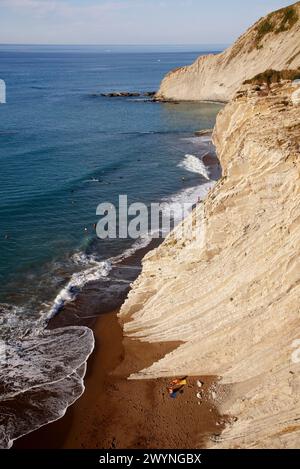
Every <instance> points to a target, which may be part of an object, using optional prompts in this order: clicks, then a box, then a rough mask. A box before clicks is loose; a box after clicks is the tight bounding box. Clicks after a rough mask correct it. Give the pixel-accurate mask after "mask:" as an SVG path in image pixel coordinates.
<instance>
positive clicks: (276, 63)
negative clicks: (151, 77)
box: [156, 2, 300, 101]
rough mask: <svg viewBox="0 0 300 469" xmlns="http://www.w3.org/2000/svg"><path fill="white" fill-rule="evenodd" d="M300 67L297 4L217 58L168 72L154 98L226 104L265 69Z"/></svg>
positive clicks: (256, 27) (262, 22)
mask: <svg viewBox="0 0 300 469" xmlns="http://www.w3.org/2000/svg"><path fill="white" fill-rule="evenodd" d="M299 67H300V2H297V3H296V4H295V5H292V6H290V7H288V8H283V9H281V10H279V11H277V12H274V13H271V14H270V15H268V16H267V17H265V18H262V19H261V20H259V21H258V22H257V23H256V24H255V25H254V26H253V27H251V28H250V29H249V30H248V31H247V32H246V33H245V34H244V35H243V36H241V37H240V38H239V39H238V40H237V41H236V43H235V44H234V45H233V46H232V47H230V48H229V49H227V50H226V51H225V52H223V53H221V54H218V55H206V56H200V57H199V58H198V59H197V60H196V62H195V63H193V64H192V65H190V66H186V67H182V68H179V69H177V70H174V71H172V72H170V73H169V74H168V75H167V76H166V77H165V78H164V80H163V81H162V83H161V86H160V89H159V91H158V93H157V95H156V98H157V99H161V100H213V101H229V100H230V99H231V98H232V97H233V95H234V94H235V92H236V91H237V90H238V89H239V88H240V86H241V85H242V83H243V82H244V81H245V80H246V79H249V78H251V77H253V76H255V75H257V74H259V73H262V72H264V71H265V70H267V69H274V70H283V69H298V68H299Z"/></svg>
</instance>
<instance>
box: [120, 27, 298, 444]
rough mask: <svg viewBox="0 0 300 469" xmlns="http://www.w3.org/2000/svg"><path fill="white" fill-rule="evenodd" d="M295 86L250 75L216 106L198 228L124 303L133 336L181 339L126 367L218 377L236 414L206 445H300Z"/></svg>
mask: <svg viewBox="0 0 300 469" xmlns="http://www.w3.org/2000/svg"><path fill="white" fill-rule="evenodd" d="M278 38H279V36H278ZM297 45H299V43H298V44H297ZM209 60H212V59H209ZM299 89H300V87H298V85H294V86H293V85H292V83H285V84H281V85H274V86H272V87H271V91H268V93H267V92H266V90H264V92H263V93H262V92H261V90H260V89H257V87H254V88H253V86H245V87H244V88H243V90H242V92H240V93H239V94H238V96H237V97H235V98H234V99H233V101H232V102H231V103H230V104H228V105H227V106H226V107H225V108H224V110H223V111H221V113H220V114H219V116H218V119H217V124H216V128H215V130H214V134H213V139H214V142H215V145H216V148H217V153H218V156H219V159H220V161H221V164H222V168H223V177H222V178H221V180H220V181H219V182H218V183H217V185H216V186H215V188H214V189H213V190H212V191H211V192H210V194H209V195H208V197H207V199H206V201H205V202H204V204H199V205H198V206H197V207H196V209H195V210H194V212H193V213H192V214H191V215H190V218H193V219H197V220H198V221H201V233H200V236H199V233H195V232H193V233H192V235H191V233H190V236H188V237H183V238H178V237H177V236H176V230H175V232H173V233H172V234H171V235H170V236H169V237H168V238H167V239H166V240H165V242H164V243H163V244H162V245H161V246H160V247H159V248H157V249H156V250H155V251H152V252H150V253H149V254H148V255H147V256H146V258H145V260H144V262H143V271H142V274H141V275H140V277H139V278H138V279H137V281H136V282H135V283H134V285H133V288H132V291H131V292H130V294H129V297H128V299H127V301H126V302H125V304H124V305H123V307H122V309H121V312H120V317H121V319H122V321H123V323H124V332H125V334H126V335H127V336H130V337H133V338H137V339H139V340H142V341H148V342H162V341H180V342H183V344H182V345H181V346H179V347H178V348H177V349H176V350H174V351H173V352H172V353H170V354H168V355H166V356H165V357H164V358H163V359H162V360H160V361H158V362H156V363H154V364H153V365H152V366H151V367H150V368H147V369H145V370H142V371H140V372H139V373H137V374H135V375H133V376H131V378H134V379H143V378H156V377H160V376H174V375H176V376H177V375H179V376H180V375H217V376H220V386H219V391H218V392H217V394H216V402H217V403H218V404H219V407H220V409H221V411H222V412H223V413H226V414H229V415H231V416H232V417H234V418H232V419H230V422H231V424H230V425H229V426H228V427H227V428H226V430H225V431H224V432H223V433H222V435H221V436H220V438H219V439H218V441H217V442H216V441H215V440H214V441H211V442H210V446H211V447H223V448H246V447H247V448H254V447H261V448H264V447H274V448H286V447H288V448H294V447H295V448H296V447H299V445H300V397H299V396H300V394H299V391H300V373H299V372H300V350H299V349H300V340H299V339H300V319H299V317H300V316H299V312H300V305H299V298H300V268H299V258H300V256H299V254H300V253H299V251H300V184H299V182H300V179H299V171H300V158H299V155H300V108H299V100H298V99H299ZM188 221H190V220H189V219H187V220H186V221H185V222H184V224H186V223H187V222H188ZM198 225H199V224H198ZM198 225H197V224H196V225H195V226H198ZM191 226H192V224H191ZM193 226H194V225H193ZM196 234H197V236H196ZM224 390H225V391H226V392H225V391H224Z"/></svg>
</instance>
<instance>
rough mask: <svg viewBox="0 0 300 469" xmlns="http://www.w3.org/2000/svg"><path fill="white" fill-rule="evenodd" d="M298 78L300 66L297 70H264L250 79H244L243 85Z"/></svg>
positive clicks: (299, 76)
mask: <svg viewBox="0 0 300 469" xmlns="http://www.w3.org/2000/svg"><path fill="white" fill-rule="evenodd" d="M297 79H300V68H298V69H297V70H280V71H279V70H272V69H270V70H266V71H265V72H263V73H259V74H258V75H255V77H253V78H251V79H250V80H246V81H244V85H251V84H253V85H262V84H264V83H266V84H267V85H271V84H272V83H279V82H280V81H282V80H297Z"/></svg>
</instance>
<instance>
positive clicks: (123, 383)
mask: <svg viewBox="0 0 300 469" xmlns="http://www.w3.org/2000/svg"><path fill="white" fill-rule="evenodd" d="M94 333H95V338H96V348H95V351H94V353H93V355H92V357H91V359H90V361H89V364H88V372H87V376H86V380H85V384H86V390H85V393H84V394H83V396H82V397H81V398H80V399H79V400H78V401H77V402H76V403H75V404H74V405H73V406H72V407H70V408H69V409H68V411H67V413H66V415H65V416H64V417H63V418H62V419H60V420H59V421H57V422H54V423H52V424H50V425H47V426H46V427H43V428H41V429H39V430H38V431H36V432H33V433H31V434H30V435H28V436H26V437H23V438H21V439H20V440H19V441H17V442H16V444H15V447H17V448H91V449H94V448H103V449H112V448H121V449H126V448H130V449H133V448H145V449H152V448H153V449H155V448H162V449H163V448H197V447H203V446H205V440H206V439H207V437H208V436H209V435H212V434H219V433H220V432H221V429H222V424H221V425H220V422H221V420H222V419H221V418H220V416H219V415H218V412H217V410H216V409H215V408H214V407H213V406H212V404H211V403H210V402H209V401H208V400H207V397H205V395H206V396H207V390H208V387H209V386H210V385H211V384H212V378H211V377H210V378H202V379H201V380H202V381H203V382H204V383H205V384H204V386H203V388H202V389H201V391H202V392H203V394H204V398H203V401H202V404H201V405H199V404H198V399H197V397H196V393H197V391H199V389H197V385H196V378H188V385H187V386H186V387H185V389H184V391H183V394H181V395H179V396H178V397H177V399H171V398H170V397H169V396H168V393H167V390H166V386H167V385H168V383H169V379H158V380H153V381H148V380H142V381H132V380H128V379H127V377H128V375H129V374H130V373H132V372H134V371H138V370H139V369H141V368H144V367H145V366H148V365H150V364H151V363H152V362H153V361H154V360H157V359H159V358H160V357H162V356H163V355H164V354H165V353H167V352H169V351H171V350H172V349H173V348H174V347H176V346H177V345H178V344H174V343H173V344H171V343H169V344H154V345H153V344H146V343H141V342H139V341H133V340H129V339H125V340H123V334H122V329H121V327H120V325H119V322H118V320H117V316H116V313H115V312H114V313H110V314H106V315H103V316H102V317H100V318H99V319H98V320H97V322H96V324H95V327H94ZM217 422H218V424H217Z"/></svg>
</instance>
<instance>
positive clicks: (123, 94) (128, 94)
mask: <svg viewBox="0 0 300 469" xmlns="http://www.w3.org/2000/svg"><path fill="white" fill-rule="evenodd" d="M154 95H155V91H145V92H144V93H140V92H138V91H113V92H109V93H100V95H99V94H93V95H92V96H103V97H105V98H138V97H140V96H144V97H147V98H152V97H153V96H154Z"/></svg>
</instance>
